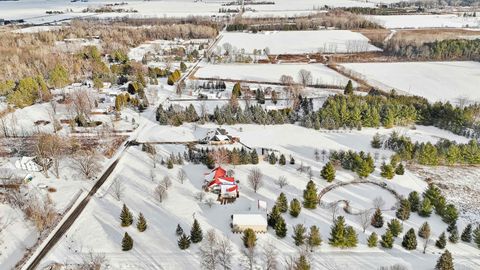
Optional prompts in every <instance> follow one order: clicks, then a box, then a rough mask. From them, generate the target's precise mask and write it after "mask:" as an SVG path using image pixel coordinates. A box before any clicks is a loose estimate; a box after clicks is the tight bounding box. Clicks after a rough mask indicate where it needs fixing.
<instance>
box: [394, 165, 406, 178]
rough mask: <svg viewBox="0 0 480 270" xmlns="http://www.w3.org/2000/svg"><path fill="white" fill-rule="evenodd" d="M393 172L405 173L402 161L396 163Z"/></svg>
mask: <svg viewBox="0 0 480 270" xmlns="http://www.w3.org/2000/svg"><path fill="white" fill-rule="evenodd" d="M395 174H397V175H404V174H405V168H404V167H403V164H402V163H400V164H398V166H397V168H396V169H395Z"/></svg>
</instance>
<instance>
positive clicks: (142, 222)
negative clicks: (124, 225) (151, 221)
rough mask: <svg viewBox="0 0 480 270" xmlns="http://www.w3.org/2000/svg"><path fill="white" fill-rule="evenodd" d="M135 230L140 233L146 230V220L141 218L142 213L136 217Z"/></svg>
mask: <svg viewBox="0 0 480 270" xmlns="http://www.w3.org/2000/svg"><path fill="white" fill-rule="evenodd" d="M137 229H138V230H139V231H140V232H144V231H145V230H146V229H147V220H145V217H144V216H143V214H142V213H140V214H139V215H138V220H137Z"/></svg>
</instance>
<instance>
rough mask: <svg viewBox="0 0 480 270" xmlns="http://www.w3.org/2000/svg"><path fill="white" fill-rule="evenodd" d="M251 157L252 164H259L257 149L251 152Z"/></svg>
mask: <svg viewBox="0 0 480 270" xmlns="http://www.w3.org/2000/svg"><path fill="white" fill-rule="evenodd" d="M250 159H251V160H252V164H254V165H255V164H258V154H257V150H255V149H253V150H252V152H251V153H250Z"/></svg>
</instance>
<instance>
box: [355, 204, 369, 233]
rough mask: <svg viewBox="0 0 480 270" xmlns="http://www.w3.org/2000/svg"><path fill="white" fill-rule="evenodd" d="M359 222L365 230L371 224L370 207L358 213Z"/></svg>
mask: <svg viewBox="0 0 480 270" xmlns="http://www.w3.org/2000/svg"><path fill="white" fill-rule="evenodd" d="M357 219H358V223H360V227H362V229H363V232H364V233H365V231H366V230H367V228H368V226H370V224H371V211H370V209H365V210H363V211H361V212H360V213H359V214H358V215H357Z"/></svg>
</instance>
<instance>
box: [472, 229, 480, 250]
mask: <svg viewBox="0 0 480 270" xmlns="http://www.w3.org/2000/svg"><path fill="white" fill-rule="evenodd" d="M473 242H474V243H475V244H476V245H477V247H478V248H480V225H478V226H477V227H476V228H475V230H473Z"/></svg>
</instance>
